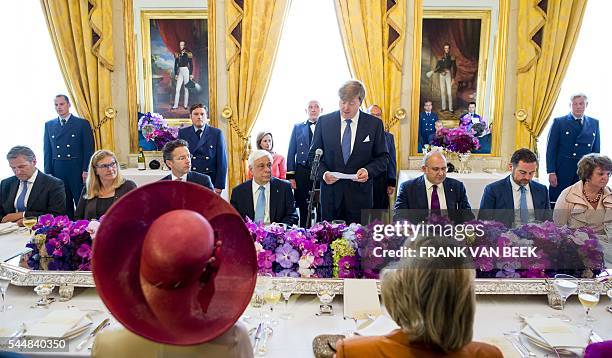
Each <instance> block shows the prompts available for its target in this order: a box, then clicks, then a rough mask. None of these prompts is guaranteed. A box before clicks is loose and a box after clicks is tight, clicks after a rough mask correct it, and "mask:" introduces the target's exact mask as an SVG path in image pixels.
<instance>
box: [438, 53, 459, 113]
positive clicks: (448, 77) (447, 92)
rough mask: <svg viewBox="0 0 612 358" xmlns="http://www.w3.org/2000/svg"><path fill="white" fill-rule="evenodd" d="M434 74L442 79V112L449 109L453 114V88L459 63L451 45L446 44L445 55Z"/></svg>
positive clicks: (439, 61)
mask: <svg viewBox="0 0 612 358" xmlns="http://www.w3.org/2000/svg"><path fill="white" fill-rule="evenodd" d="M434 72H435V73H437V74H438V75H439V76H440V77H439V79H440V98H441V99H442V110H443V111H444V110H446V108H448V110H449V111H451V112H453V94H452V93H453V90H452V86H453V83H454V82H455V81H454V78H455V74H456V73H457V61H456V60H455V57H453V56H451V54H450V44H449V43H445V44H444V53H443V54H442V58H441V59H439V60H438V62H437V63H436V68H435V69H434ZM447 98H448V107H446V100H447Z"/></svg>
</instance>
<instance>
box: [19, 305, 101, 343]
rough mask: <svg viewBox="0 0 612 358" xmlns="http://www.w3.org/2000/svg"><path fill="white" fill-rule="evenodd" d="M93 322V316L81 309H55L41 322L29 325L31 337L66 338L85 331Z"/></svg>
mask: <svg viewBox="0 0 612 358" xmlns="http://www.w3.org/2000/svg"><path fill="white" fill-rule="evenodd" d="M91 324H92V321H91V318H89V316H88V315H87V314H86V313H85V312H83V311H80V310H74V309H72V310H55V311H51V312H49V314H48V315H46V316H45V317H44V318H43V319H42V320H41V321H40V322H38V323H36V324H34V325H33V326H32V327H28V330H27V332H26V335H27V336H30V337H49V338H66V337H70V336H72V335H75V334H77V333H80V332H82V331H84V330H85V329H86V328H87V327H89V326H90V325H91Z"/></svg>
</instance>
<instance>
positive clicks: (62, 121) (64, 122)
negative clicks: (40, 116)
mask: <svg viewBox="0 0 612 358" xmlns="http://www.w3.org/2000/svg"><path fill="white" fill-rule="evenodd" d="M60 122H61V123H62V127H63V126H64V125H65V124H66V119H64V118H61V119H60Z"/></svg>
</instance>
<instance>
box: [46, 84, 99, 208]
mask: <svg viewBox="0 0 612 358" xmlns="http://www.w3.org/2000/svg"><path fill="white" fill-rule="evenodd" d="M55 111H56V112H57V114H58V117H57V118H54V119H52V120H50V121H48V122H47V123H45V135H44V155H45V173H46V174H49V175H52V176H54V177H56V178H58V179H61V180H62V181H63V182H64V188H65V191H66V214H68V216H69V217H70V218H73V217H74V208H75V206H76V205H77V204H78V203H79V198H80V195H81V191H82V190H83V183H84V182H85V180H86V179H87V170H88V169H87V168H88V167H89V160H90V159H91V156H92V154H93V152H94V138H93V133H92V131H91V126H90V125H89V122H88V121H87V120H85V119H83V118H79V117H77V116H73V115H71V114H70V101H69V100H68V96H66V95H63V94H60V95H57V96H55Z"/></svg>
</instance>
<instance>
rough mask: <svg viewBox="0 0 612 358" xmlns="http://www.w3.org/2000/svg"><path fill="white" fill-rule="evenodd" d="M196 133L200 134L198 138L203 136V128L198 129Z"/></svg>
mask: <svg viewBox="0 0 612 358" xmlns="http://www.w3.org/2000/svg"><path fill="white" fill-rule="evenodd" d="M196 135H197V136H198V138H200V137H201V136H202V130H201V129H198V130H197V131H196Z"/></svg>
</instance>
